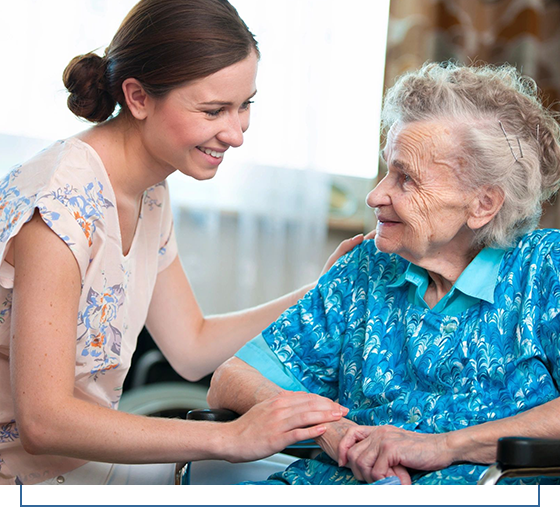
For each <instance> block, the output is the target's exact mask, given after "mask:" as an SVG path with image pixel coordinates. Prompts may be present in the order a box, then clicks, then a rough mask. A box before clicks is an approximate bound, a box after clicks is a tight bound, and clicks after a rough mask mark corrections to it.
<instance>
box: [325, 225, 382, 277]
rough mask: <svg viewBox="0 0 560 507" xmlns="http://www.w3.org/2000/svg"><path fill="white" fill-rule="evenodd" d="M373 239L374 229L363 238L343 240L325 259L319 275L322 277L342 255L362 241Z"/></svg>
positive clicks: (359, 236) (360, 235) (361, 235)
mask: <svg viewBox="0 0 560 507" xmlns="http://www.w3.org/2000/svg"><path fill="white" fill-rule="evenodd" d="M373 238H375V229H374V230H373V231H371V232H369V233H368V234H366V235H365V236H364V235H363V234H357V235H356V236H354V237H353V238H350V239H345V240H344V241H342V242H341V243H340V245H338V246H337V247H336V250H335V251H334V252H333V253H332V254H331V256H330V257H329V258H328V259H327V262H326V263H325V266H324V267H323V271H321V275H320V276H323V275H324V274H325V273H326V272H327V271H328V270H329V269H331V268H332V266H333V264H334V263H335V262H336V261H337V260H338V259H340V258H341V257H342V256H343V255H346V254H347V253H348V252H349V251H350V250H352V248H354V247H356V246H358V245H359V244H360V243H361V242H362V241H364V240H366V239H373Z"/></svg>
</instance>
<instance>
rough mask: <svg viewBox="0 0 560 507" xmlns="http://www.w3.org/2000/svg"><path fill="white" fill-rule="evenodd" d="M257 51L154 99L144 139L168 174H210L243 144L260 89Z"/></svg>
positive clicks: (196, 175) (205, 176) (145, 144)
mask: <svg viewBox="0 0 560 507" xmlns="http://www.w3.org/2000/svg"><path fill="white" fill-rule="evenodd" d="M256 75H257V55H256V53H255V52H254V51H252V52H251V54H250V55H249V56H248V57H247V58H245V60H242V61H240V62H238V63H235V64H233V65H231V66H229V67H226V68H224V69H222V70H220V71H218V72H216V73H214V74H211V75H210V76H207V77H205V78H202V79H199V80H196V81H193V82H191V83H188V84H186V85H184V86H181V87H179V88H175V89H174V90H172V91H171V92H170V93H169V94H168V95H166V96H165V97H164V98H163V99H151V103H150V106H149V108H148V115H147V117H146V120H145V121H144V122H143V124H142V127H141V128H142V134H143V143H144V146H145V148H146V149H147V151H148V153H149V155H150V158H151V159H152V161H153V162H154V163H155V164H157V165H158V166H159V168H160V169H162V170H163V171H164V172H166V173H168V174H171V173H172V172H174V171H176V170H177V171H180V172H182V173H183V174H186V175H188V176H192V177H193V178H195V179H197V180H205V179H209V178H212V177H213V176H214V175H215V174H216V171H217V169H218V166H219V165H220V163H221V162H222V161H223V159H224V157H225V154H226V151H227V150H228V149H229V148H236V147H238V146H241V145H242V144H243V133H244V132H245V131H246V130H247V129H248V128H249V115H250V104H251V98H252V97H253V96H254V95H255V93H256V83H255V81H256Z"/></svg>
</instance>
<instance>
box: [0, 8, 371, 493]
mask: <svg viewBox="0 0 560 507" xmlns="http://www.w3.org/2000/svg"><path fill="white" fill-rule="evenodd" d="M258 57H259V52H258V48H257V44H256V42H255V39H254V38H253V36H252V34H251V33H250V32H249V30H248V29H247V27H246V25H245V24H244V22H243V21H242V20H241V19H240V18H239V16H238V14H237V12H236V11H235V9H234V8H233V7H232V6H231V5H230V4H229V3H228V2H227V1H225V0H142V1H141V2H140V3H138V4H137V5H136V6H135V7H134V8H133V10H132V11H131V12H130V13H129V15H128V16H127V18H126V19H125V20H124V22H123V24H122V25H121V27H120V28H119V30H118V32H117V34H116V35H115V37H114V39H113V41H112V42H111V44H110V45H109V47H108V48H107V50H106V52H105V56H104V57H99V56H97V55H95V54H93V53H90V54H87V55H82V56H79V57H76V58H75V59H73V60H72V61H71V62H70V64H69V65H68V67H67V68H66V70H65V72H64V83H65V85H66V87H67V88H68V90H69V92H70V96H69V98H68V105H69V107H70V109H71V110H72V111H73V112H74V113H75V114H76V115H78V116H80V117H83V118H85V119H87V120H90V121H92V122H94V123H95V124H96V125H95V126H93V127H92V128H90V129H89V130H86V131H85V132H83V133H81V134H79V135H77V136H75V137H72V138H69V139H66V140H64V141H59V142H57V143H55V144H53V145H52V146H51V147H49V148H48V149H46V150H45V151H43V152H41V153H40V154H38V155H37V156H36V157H35V158H34V159H32V160H30V161H29V162H26V163H25V164H24V165H22V166H20V167H18V168H16V169H14V170H13V171H12V172H11V173H10V174H8V176H7V177H6V178H5V179H4V180H3V181H2V182H0V210H1V213H0V260H1V264H0V305H1V306H0V427H1V431H0V483H7V484H14V483H16V484H17V483H23V484H34V483H41V482H45V481H47V482H48V481H51V482H53V481H54V482H57V483H64V482H65V481H66V482H69V481H67V479H68V477H69V476H70V475H71V474H76V472H78V473H79V474H80V477H88V482H89V483H100V484H101V483H106V482H111V481H112V478H113V477H114V475H115V474H124V475H126V476H127V477H128V479H126V480H125V481H124V482H128V483H146V482H148V481H150V482H151V483H168V482H171V481H172V477H173V472H174V467H175V465H174V464H175V463H176V462H184V461H187V460H197V459H210V458H213V457H220V458H224V459H226V460H230V461H242V460H252V459H258V458H261V457H264V456H267V455H270V454H272V453H274V452H277V451H279V450H281V449H283V448H284V447H285V446H286V445H288V444H290V443H292V442H295V441H298V440H301V439H306V438H314V437H317V436H319V435H320V434H321V433H322V432H323V431H325V426H324V423H326V422H329V421H334V420H338V419H339V418H340V417H342V416H343V415H345V414H346V409H344V408H342V407H341V406H339V405H338V404H337V403H333V402H331V401H330V400H327V399H325V398H322V397H319V396H315V395H310V394H301V393H300V394H296V393H284V394H282V395H280V396H277V397H275V398H274V399H272V400H267V401H266V402H265V403H263V404H260V405H258V406H256V407H255V408H254V409H253V410H251V411H249V412H248V413H247V414H246V415H245V416H243V417H242V418H240V419H239V420H237V421H235V422H232V423H227V424H223V425H212V424H211V423H201V422H189V421H181V420H166V419H157V418H145V417H139V416H134V415H130V414H125V413H121V412H117V411H116V410H115V409H116V408H117V406H118V402H119V398H120V393H121V388H122V383H123V380H124V377H125V376H126V373H127V370H128V368H129V366H130V360H131V356H132V353H133V351H134V349H135V346H136V339H137V336H138V333H139V331H140V330H141V328H142V327H143V326H144V325H146V326H147V327H148V329H149V331H150V333H151V334H152V336H153V337H154V339H155V341H156V342H157V344H158V346H159V347H160V348H161V350H162V351H163V353H164V354H165V356H166V357H167V358H168V360H169V361H170V363H171V364H172V366H173V367H174V368H175V369H176V370H177V372H179V373H180V374H181V375H183V376H184V377H185V378H187V379H189V380H194V379H198V378H200V377H202V376H204V375H206V374H208V373H210V372H212V371H213V370H214V369H215V368H216V367H217V366H218V365H219V364H221V363H222V362H223V361H224V360H226V359H227V358H229V357H230V356H232V355H233V354H234V353H235V351H236V350H238V349H239V348H240V347H241V346H242V345H243V344H244V343H245V342H247V341H248V340H249V339H251V338H252V337H253V336H255V335H257V334H258V333H259V332H260V331H261V330H262V329H263V328H265V327H266V326H267V325H268V324H270V323H271V322H273V321H274V320H275V319H276V318H277V317H278V316H279V315H280V313H281V312H282V311H283V310H284V309H286V308H287V307H288V306H290V305H291V304H293V303H294V302H295V301H296V300H297V299H298V298H299V297H300V296H302V295H303V294H304V293H305V292H306V291H307V290H308V289H309V288H310V287H304V288H303V289H301V290H300V291H298V292H295V293H293V294H290V295H287V296H285V297H283V298H280V299H278V300H276V301H272V302H270V303H268V304H265V305H262V306H259V307H257V308H253V309H250V310H247V311H243V312H238V313H235V314H228V315H222V316H216V317H211V318H205V317H204V316H203V315H202V313H201V311H200V308H199V307H198V304H197V302H196V299H195V297H194V294H193V292H192V290H191V287H190V285H189V282H188V280H187V277H186V275H185V273H184V272H183V269H182V267H181V264H180V261H179V258H178V256H177V247H176V243H175V238H174V234H173V224H172V217H171V210H170V205H169V196H168V190H167V186H166V181H165V179H166V177H167V176H168V175H169V174H171V173H173V172H175V171H180V172H182V173H183V174H185V175H186V176H190V177H193V178H195V179H199V180H204V179H208V178H212V177H213V176H214V175H215V174H216V171H217V170H218V167H219V165H220V164H221V163H222V161H223V160H224V157H225V156H226V155H227V154H226V152H227V150H228V149H229V148H235V147H238V146H240V145H241V144H242V142H243V133H244V132H245V130H247V128H248V127H249V113H250V104H251V99H252V97H253V96H254V95H255V93H256V86H255V77H256V72H257V61H258ZM361 240H362V237H357V238H354V239H353V240H348V241H346V242H344V243H342V244H341V246H340V247H339V248H338V249H337V251H336V252H335V253H334V254H333V256H332V257H331V260H330V262H329V263H327V266H326V268H328V266H329V265H330V264H332V262H334V259H336V258H337V257H339V256H340V255H342V254H343V253H345V252H346V251H348V250H350V249H351V248H352V247H354V246H355V245H356V244H358V243H359V242H361ZM114 463H119V464H131V465H130V466H128V467H123V466H119V467H116V466H114V465H112V464H114ZM142 463H164V464H165V465H151V466H150V468H149V470H148V473H147V475H143V476H139V475H137V474H139V473H141V472H138V470H141V469H142V470H143V469H144V468H145V467H140V466H138V465H137V464H142ZM170 463H171V465H169V464H170ZM139 477H140V478H139Z"/></svg>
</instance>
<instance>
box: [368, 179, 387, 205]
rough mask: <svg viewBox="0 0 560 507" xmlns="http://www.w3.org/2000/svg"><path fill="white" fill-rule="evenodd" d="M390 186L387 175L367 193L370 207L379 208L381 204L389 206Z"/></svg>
mask: <svg viewBox="0 0 560 507" xmlns="http://www.w3.org/2000/svg"><path fill="white" fill-rule="evenodd" d="M389 187H390V185H389V178H388V176H385V177H384V178H383V179H382V180H381V181H380V182H379V183H378V184H377V185H376V187H375V188H374V189H373V190H372V191H371V192H370V193H369V194H368V195H367V197H366V204H367V205H368V206H369V207H370V208H379V207H380V206H387V205H388V204H390V203H391V199H390V197H389Z"/></svg>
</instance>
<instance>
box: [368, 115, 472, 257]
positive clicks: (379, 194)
mask: <svg viewBox="0 0 560 507" xmlns="http://www.w3.org/2000/svg"><path fill="white" fill-rule="evenodd" d="M456 151H457V138H456V136H455V135H453V133H452V132H451V130H450V129H449V128H448V127H447V126H446V125H445V124H443V123H436V122H416V123H410V124H398V125H395V126H393V128H392V129H391V131H390V132H389V136H388V139H387V146H386V148H385V150H384V153H383V155H384V158H385V160H386V161H387V169H388V173H387V175H386V176H385V178H384V179H383V180H382V181H381V182H380V183H379V185H377V187H376V188H375V189H373V190H372V191H371V192H370V194H369V195H368V197H367V204H368V205H369V206H370V207H372V208H375V210H376V215H377V219H378V224H377V235H376V238H375V243H376V245H377V247H378V248H379V249H380V250H381V251H383V252H387V253H397V254H399V255H400V256H402V257H404V258H405V259H407V260H409V261H411V262H414V263H416V264H419V265H422V264H423V262H422V261H424V260H426V259H428V258H437V257H438V256H441V255H446V254H450V253H451V254H455V255H457V254H459V255H461V253H462V252H464V254H465V255H468V250H469V247H470V242H471V241H472V231H470V230H469V229H468V227H467V226H466V223H467V219H468V217H469V209H470V208H469V206H470V203H471V202H472V198H473V194H472V193H471V192H469V191H468V190H465V189H464V185H463V188H462V185H461V183H460V181H459V179H458V177H457V167H456V166H455V164H454V162H453V160H454V157H453V153H454V152H456Z"/></svg>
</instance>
